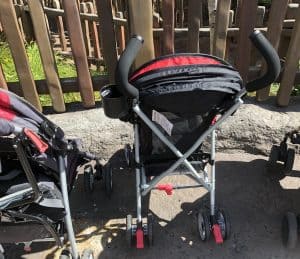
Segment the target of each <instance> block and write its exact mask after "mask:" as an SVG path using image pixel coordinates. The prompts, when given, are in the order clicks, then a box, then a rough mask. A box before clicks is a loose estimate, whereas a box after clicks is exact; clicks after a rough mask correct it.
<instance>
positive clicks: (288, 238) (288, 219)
mask: <svg viewBox="0 0 300 259" xmlns="http://www.w3.org/2000/svg"><path fill="white" fill-rule="evenodd" d="M297 241H298V222H297V217H296V215H295V214H294V213H292V212H287V213H286V214H285V215H284V217H283V220H282V242H283V244H284V245H285V246H286V247H287V248H289V249H293V248H295V247H296V245H297Z"/></svg>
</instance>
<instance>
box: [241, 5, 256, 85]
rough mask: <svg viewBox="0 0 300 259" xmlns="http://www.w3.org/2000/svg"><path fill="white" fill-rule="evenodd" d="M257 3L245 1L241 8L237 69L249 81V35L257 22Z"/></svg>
mask: <svg viewBox="0 0 300 259" xmlns="http://www.w3.org/2000/svg"><path fill="white" fill-rule="evenodd" d="M256 12H257V1H243V2H242V5H241V7H240V33H239V37H238V50H237V60H236V67H237V69H238V70H239V72H240V74H241V76H242V78H243V80H244V81H245V82H246V81H247V74H248V69H249V66H250V57H251V45H252V44H251V42H250V40H249V35H250V33H251V32H252V31H253V29H254V27H255V22H256Z"/></svg>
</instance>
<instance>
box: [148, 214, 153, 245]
mask: <svg viewBox="0 0 300 259" xmlns="http://www.w3.org/2000/svg"><path fill="white" fill-rule="evenodd" d="M147 239H148V245H149V246H153V215H152V214H151V213H149V214H148V217H147Z"/></svg>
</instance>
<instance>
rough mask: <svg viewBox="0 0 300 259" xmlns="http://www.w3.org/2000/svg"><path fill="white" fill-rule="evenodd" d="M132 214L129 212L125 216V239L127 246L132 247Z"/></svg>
mask: <svg viewBox="0 0 300 259" xmlns="http://www.w3.org/2000/svg"><path fill="white" fill-rule="evenodd" d="M132 240H133V238H132V216H131V215H130V214H128V215H127V217H126V241H127V244H128V246H129V247H132Z"/></svg>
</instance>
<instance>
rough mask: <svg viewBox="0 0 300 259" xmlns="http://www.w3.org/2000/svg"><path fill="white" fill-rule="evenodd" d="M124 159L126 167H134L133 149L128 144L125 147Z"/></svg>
mask: <svg viewBox="0 0 300 259" xmlns="http://www.w3.org/2000/svg"><path fill="white" fill-rule="evenodd" d="M124 157H125V161H126V165H127V166H128V167H129V168H131V166H132V148H131V146H130V145H129V144H126V145H125V147H124Z"/></svg>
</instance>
